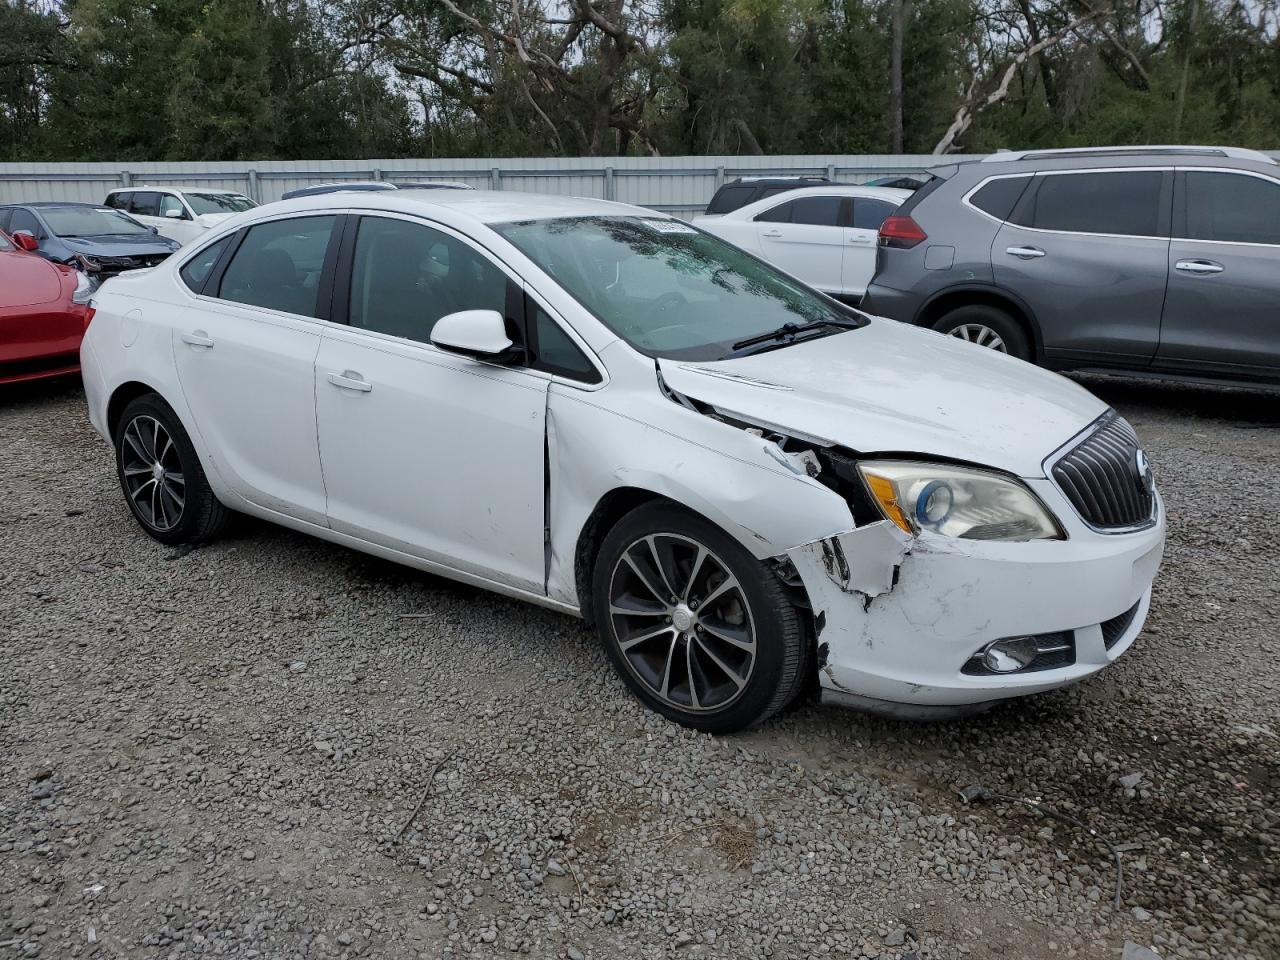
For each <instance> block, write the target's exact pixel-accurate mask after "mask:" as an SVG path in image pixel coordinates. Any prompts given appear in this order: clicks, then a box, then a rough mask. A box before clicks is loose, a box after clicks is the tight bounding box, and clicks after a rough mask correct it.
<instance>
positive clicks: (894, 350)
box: [658, 317, 1107, 477]
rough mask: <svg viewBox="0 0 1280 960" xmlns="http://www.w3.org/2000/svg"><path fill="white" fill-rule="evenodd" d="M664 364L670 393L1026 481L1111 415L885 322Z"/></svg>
mask: <svg viewBox="0 0 1280 960" xmlns="http://www.w3.org/2000/svg"><path fill="white" fill-rule="evenodd" d="M658 362H659V364H660V366H661V370H662V376H663V379H664V380H665V381H666V382H667V385H668V386H670V387H671V388H672V389H674V390H677V391H679V392H680V393H683V394H686V395H688V396H689V397H691V398H693V399H695V400H700V401H702V402H704V403H708V404H711V405H712V406H713V407H716V408H717V409H719V410H721V411H723V412H725V413H733V414H738V415H739V416H740V417H741V418H743V419H747V420H751V421H753V422H757V423H760V424H762V425H768V426H772V427H776V428H778V429H779V430H782V431H788V430H789V431H794V432H796V433H799V434H802V435H805V436H808V437H811V438H814V439H817V440H824V441H826V442H828V443H833V444H839V445H841V446H844V447H848V448H849V449H851V450H854V451H856V452H860V453H881V452H893V453H911V454H919V455H921V456H926V457H928V456H933V457H946V458H950V459H955V460H964V461H968V462H971V463H977V464H982V465H985V466H990V467H995V468H997V469H1000V470H1006V471H1009V472H1011V473H1015V474H1017V475H1018V476H1023V477H1039V476H1043V475H1044V471H1043V467H1042V464H1043V462H1044V459H1045V457H1047V456H1048V455H1049V454H1050V453H1052V452H1053V451H1054V450H1056V449H1057V448H1058V447H1060V446H1062V444H1063V443H1065V442H1066V441H1067V440H1069V439H1071V437H1072V436H1074V435H1075V434H1077V433H1079V432H1080V431H1081V430H1082V429H1084V428H1085V427H1086V426H1088V425H1089V423H1091V422H1092V421H1093V420H1095V419H1097V418H1098V417H1099V416H1100V415H1101V414H1102V413H1103V412H1104V411H1105V410H1106V409H1107V407H1106V405H1105V404H1104V403H1102V401H1100V400H1098V399H1097V398H1096V397H1095V396H1093V394H1091V393H1089V392H1088V391H1087V390H1085V389H1084V388H1083V387H1080V386H1078V385H1077V384H1075V383H1072V382H1071V381H1070V380H1067V379H1066V378H1064V377H1061V376H1058V375H1057V374H1055V373H1050V372H1048V371H1046V370H1041V369H1040V368H1039V367H1035V366H1032V365H1031V364H1029V363H1023V362H1022V361H1020V360H1014V359H1012V358H1010V357H1007V356H1004V355H1003V354H998V353H995V352H993V351H991V350H987V349H986V348H983V347H976V346H974V345H972V344H968V343H964V342H963V341H960V340H957V339H955V338H952V337H944V336H941V335H939V334H936V333H934V332H933V331H930V330H921V329H919V328H916V327H910V326H907V325H905V324H900V323H897V322H895V321H893V320H885V319H882V318H879V317H877V318H873V319H872V321H871V323H870V324H869V325H868V326H866V327H863V328H861V329H858V330H850V331H847V332H845V333H839V334H834V335H832V336H828V337H821V338H819V339H817V340H812V341H809V342H807V343H800V344H796V345H795V346H791V347H785V348H783V349H779V350H770V351H767V352H765V353H760V354H755V355H754V356H747V357H740V358H737V359H734V360H719V361H712V362H694V361H681V360H660V361H658Z"/></svg>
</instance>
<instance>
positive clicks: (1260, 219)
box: [862, 147, 1280, 382]
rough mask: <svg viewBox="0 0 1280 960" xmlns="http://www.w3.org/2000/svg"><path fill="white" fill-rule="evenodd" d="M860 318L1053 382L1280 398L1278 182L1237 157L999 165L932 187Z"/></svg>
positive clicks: (994, 161) (1072, 158) (951, 174)
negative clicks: (1091, 377)
mask: <svg viewBox="0 0 1280 960" xmlns="http://www.w3.org/2000/svg"><path fill="white" fill-rule="evenodd" d="M931 173H933V174H934V178H933V179H932V180H930V181H929V182H928V183H927V184H925V186H924V187H922V188H921V189H920V190H918V191H917V192H916V193H915V194H913V195H912V196H911V197H910V198H909V199H908V200H907V201H906V202H905V203H904V204H903V205H902V206H901V207H899V208H898V210H897V213H896V215H895V216H892V217H889V219H887V220H886V221H885V222H884V225H883V226H882V227H881V230H880V240H879V243H880V246H879V250H878V251H877V259H876V273H875V276H874V278H873V279H872V282H871V284H870V286H869V287H868V290H867V295H866V298H865V299H864V300H863V302H862V307H863V309H865V310H867V311H869V312H871V313H876V314H881V315H883V316H887V317H893V318H894V319H897V320H902V321H905V322H908V323H915V324H920V325H922V326H929V327H933V328H934V329H935V330H939V331H941V332H943V333H948V334H951V335H953V336H957V337H961V338H963V339H967V340H971V341H973V342H975V343H978V344H981V345H983V346H987V347H992V348H994V349H997V350H1002V351H1004V352H1006V353H1010V354H1013V355H1015V356H1018V357H1021V358H1022V359H1025V360H1033V361H1035V362H1037V363H1040V364H1042V365H1044V366H1047V367H1051V368H1054V369H1078V370H1079V369H1093V370H1104V371H1105V370H1111V371H1124V372H1127V373H1149V374H1155V375H1159V376H1185V377H1195V378H1197V379H1213V380H1231V381H1254V382H1280V166H1277V164H1276V162H1275V161H1273V160H1272V159H1271V158H1270V157H1268V156H1267V155H1266V154H1263V153H1258V152H1256V151H1253V150H1241V149H1236V148H1232V147H1128V148H1124V147H1109V148H1097V149H1086V150H1037V151H1024V152H1019V153H998V154H994V155H993V156H990V157H987V158H986V159H984V160H981V161H971V162H966V163H958V164H954V165H952V166H949V167H941V168H938V169H935V170H933V171H931Z"/></svg>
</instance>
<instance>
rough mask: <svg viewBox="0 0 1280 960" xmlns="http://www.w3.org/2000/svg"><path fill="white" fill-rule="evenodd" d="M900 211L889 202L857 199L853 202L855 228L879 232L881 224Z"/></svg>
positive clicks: (864, 198) (863, 198)
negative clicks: (894, 212)
mask: <svg viewBox="0 0 1280 960" xmlns="http://www.w3.org/2000/svg"><path fill="white" fill-rule="evenodd" d="M896 209H898V208H897V207H896V206H895V205H894V204H892V203H889V202H888V201H887V200H871V199H868V198H866V197H855V198H854V200H853V226H854V227H855V229H858V230H879V229H880V224H882V223H884V221H885V218H886V217H888V216H890V215H891V214H892V213H893V211H894V210H896Z"/></svg>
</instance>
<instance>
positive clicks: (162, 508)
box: [115, 393, 230, 545]
mask: <svg viewBox="0 0 1280 960" xmlns="http://www.w3.org/2000/svg"><path fill="white" fill-rule="evenodd" d="M115 436H116V470H117V473H118V474H119V477H120V487H121V489H122V490H123V491H124V496H125V501H126V502H127V503H128V504H129V509H130V511H132V513H133V515H134V518H135V519H137V521H138V523H140V524H141V525H142V529H143V530H145V531H146V532H147V533H148V534H150V535H151V536H152V537H153V538H155V539H156V540H159V541H160V542H161V543H167V544H170V545H175V544H179V543H202V542H204V541H205V540H209V539H211V538H213V537H214V536H216V535H217V534H218V533H220V532H221V531H222V529H223V528H224V527H225V526H226V523H227V520H228V518H229V517H230V511H229V510H227V508H226V507H224V506H223V505H222V504H221V503H219V502H218V499H217V498H216V497H215V496H214V495H213V490H212V489H211V488H210V487H209V482H208V480H206V479H205V475H204V469H203V468H202V467H201V466H200V458H199V457H197V456H196V451H195V447H194V446H192V444H191V438H190V437H188V436H187V431H186V430H184V429H183V427H182V423H181V421H179V420H178V418H177V416H176V415H175V414H174V412H173V410H171V409H170V408H169V405H168V404H167V403H165V402H164V401H163V400H161V399H160V397H158V396H157V395H156V394H154V393H151V394H146V395H145V396H141V397H138V398H137V399H136V400H133V401H132V402H131V403H130V404H129V405H128V406H127V407H125V408H124V412H123V413H122V414H121V415H120V420H119V421H118V423H117V426H116V433H115Z"/></svg>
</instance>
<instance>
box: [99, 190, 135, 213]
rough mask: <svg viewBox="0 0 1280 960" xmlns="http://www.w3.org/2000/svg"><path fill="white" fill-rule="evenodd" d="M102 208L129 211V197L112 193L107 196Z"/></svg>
mask: <svg viewBox="0 0 1280 960" xmlns="http://www.w3.org/2000/svg"><path fill="white" fill-rule="evenodd" d="M103 206H107V207H113V208H115V209H116V210H128V209H129V195H128V194H127V193H112V194H108V195H107V201H106V203H105V204H103Z"/></svg>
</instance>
